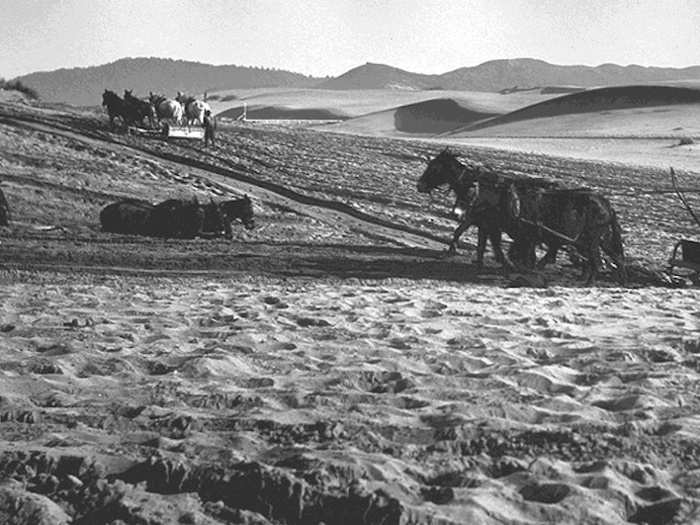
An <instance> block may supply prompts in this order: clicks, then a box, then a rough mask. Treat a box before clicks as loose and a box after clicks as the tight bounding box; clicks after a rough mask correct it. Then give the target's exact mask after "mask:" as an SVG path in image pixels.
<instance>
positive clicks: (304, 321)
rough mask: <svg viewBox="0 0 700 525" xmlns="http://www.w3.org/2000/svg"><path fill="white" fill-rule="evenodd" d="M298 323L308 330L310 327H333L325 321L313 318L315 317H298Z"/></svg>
mask: <svg viewBox="0 0 700 525" xmlns="http://www.w3.org/2000/svg"><path fill="white" fill-rule="evenodd" d="M296 322H297V324H298V325H299V326H301V327H302V328H306V327H309V326H330V325H331V323H329V322H328V321H326V320H325V319H321V318H313V317H297V319H296Z"/></svg>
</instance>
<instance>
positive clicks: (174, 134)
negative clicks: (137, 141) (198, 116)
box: [127, 122, 204, 140]
mask: <svg viewBox="0 0 700 525" xmlns="http://www.w3.org/2000/svg"><path fill="white" fill-rule="evenodd" d="M127 132H128V133H129V135H139V136H141V137H163V138H179V139H199V140H202V139H203V138H204V128H202V127H196V126H195V127H189V128H188V127H187V126H171V125H170V124H168V123H167V122H166V123H165V124H163V127H162V128H161V129H143V128H139V127H137V126H129V129H128V130H127Z"/></svg>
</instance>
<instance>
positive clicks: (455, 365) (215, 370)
mask: <svg viewBox="0 0 700 525" xmlns="http://www.w3.org/2000/svg"><path fill="white" fill-rule="evenodd" d="M1 279H2V283H3V286H2V287H1V288H0V293H1V294H2V297H1V301H0V304H2V307H1V308H0V317H1V318H2V321H3V323H4V327H3V329H2V331H3V332H5V333H3V334H2V335H0V342H1V344H2V346H3V348H4V359H3V365H2V378H1V380H0V385H2V387H1V388H2V395H3V397H2V399H3V414H12V416H6V417H5V419H4V420H5V423H4V424H3V427H4V432H3V439H4V443H3V449H4V450H5V453H4V463H3V466H4V467H5V468H6V469H7V468H8V464H7V463H8V459H7V458H8V456H11V455H13V454H14V453H15V452H16V451H18V450H28V449H31V450H37V451H40V453H41V454H46V455H48V456H52V457H61V456H63V455H67V454H71V453H74V451H75V450H80V455H81V457H82V458H84V459H83V463H84V464H85V466H84V467H81V468H85V469H87V465H89V464H93V462H94V463H95V464H98V465H109V464H110V463H112V462H116V463H119V466H118V468H117V467H113V468H115V469H116V470H120V471H121V472H119V473H117V474H116V478H117V479H123V480H128V481H129V482H131V483H135V482H140V481H145V482H146V483H147V488H148V490H149V491H150V492H153V493H156V494H163V493H165V494H167V493H170V492H185V491H186V492H197V493H198V496H199V497H200V498H201V499H202V500H204V501H207V500H217V499H223V502H224V503H225V504H227V505H230V506H232V507H244V508H248V509H249V510H253V511H257V512H260V513H262V514H265V512H264V511H263V509H264V508H265V504H269V505H270V506H271V507H272V508H273V516H276V517H277V518H278V519H279V520H280V521H281V522H285V523H287V522H288V523H296V522H297V521H295V520H296V517H295V516H294V515H293V514H290V513H289V510H286V509H284V508H283V507H284V506H285V505H286V503H285V502H283V501H280V500H278V499H276V497H275V495H274V493H272V494H266V493H265V492H264V491H261V493H259V494H258V498H259V499H260V501H258V502H257V503H254V504H251V505H246V504H245V502H242V501H241V500H240V499H239V498H240V496H239V495H236V494H235V493H226V494H224V493H222V494H220V495H219V494H218V489H217V488H216V482H213V481H210V482H208V483H204V482H201V481H200V482H199V483H201V484H198V482H197V480H195V479H194V477H196V475H199V476H201V475H202V468H203V467H205V466H208V467H209V468H211V469H217V468H218V467H220V466H223V465H226V467H225V470H226V471H227V472H229V476H232V475H233V474H232V473H237V472H238V473H239V474H240V471H241V469H243V466H242V465H244V464H250V463H251V462H253V463H254V464H256V465H260V468H263V469H265V470H269V472H270V473H274V472H276V471H281V472H283V473H284V474H285V476H288V477H289V478H290V483H293V484H296V483H298V484H300V486H301V487H302V488H301V489H300V490H301V492H302V494H301V495H300V496H299V497H300V499H302V500H303V501H304V502H305V504H306V505H308V507H307V506H305V505H302V504H301V503H300V507H301V508H299V509H295V512H296V511H297V510H298V511H299V512H300V513H301V515H302V516H307V518H302V519H301V521H299V522H301V523H314V522H315V521H314V518H316V517H320V516H322V515H324V513H328V512H330V511H331V509H324V508H321V507H322V506H321V507H319V505H318V504H315V503H314V502H313V494H314V492H315V491H324V490H326V491H330V492H332V493H336V492H337V493H338V494H343V493H344V492H345V491H347V490H349V489H350V488H351V487H350V485H351V484H352V490H354V491H358V492H360V493H363V494H371V493H374V494H379V493H382V494H384V496H383V497H384V499H385V500H386V502H385V505H383V506H378V507H377V508H376V509H375V512H377V513H384V514H383V515H384V516H385V517H386V520H387V521H386V522H387V523H399V521H398V514H396V515H394V514H392V510H391V509H392V508H393V507H392V502H397V503H400V504H401V507H402V509H403V510H402V512H401V515H402V516H403V518H402V519H404V520H406V519H409V518H408V516H412V517H413V519H415V520H417V521H416V522H420V523H428V522H431V523H434V522H435V521H434V520H443V521H442V523H541V522H543V521H544V522H549V523H594V522H595V523H621V522H625V521H628V520H630V521H633V522H643V521H646V522H650V523H666V522H667V521H665V520H661V521H655V519H654V518H653V517H654V516H655V515H659V513H660V514H661V515H663V516H666V517H670V516H672V515H674V514H675V515H677V516H683V519H685V520H691V517H690V514H688V513H689V512H696V511H691V506H689V505H686V502H687V500H686V499H684V498H687V497H688V496H691V495H697V494H696V492H695V491H696V490H697V489H699V488H700V487H699V486H698V485H697V476H698V475H699V474H698V473H700V460H699V459H698V458H699V457H700V456H699V455H698V453H699V452H700V443H699V442H698V439H697V436H698V428H699V427H698V425H700V422H699V421H698V418H697V414H698V404H699V402H700V399H699V398H698V393H699V391H698V386H697V385H698V372H699V371H700V369H699V368H698V353H699V352H700V347H699V346H698V344H699V342H700V322H699V320H700V310H699V309H698V307H697V305H698V304H700V295H698V292H697V291H696V290H685V291H673V290H667V291H659V290H654V289H639V290H634V291H630V290H620V289H576V288H574V289H560V288H550V289H546V290H529V291H527V290H521V289H502V288H501V289H499V288H494V287H492V286H486V285H473V286H470V287H467V288H465V287H463V286H455V285H451V284H446V283H436V282H429V281H405V280H396V279H389V280H379V281H364V280H343V281H336V280H330V281H329V280H321V281H318V280H307V281H299V280H291V281H290V280H286V279H284V280H280V279H269V278H263V279H261V278H247V279H245V280H243V279H238V278H235V279H201V278H187V277H180V278H176V279H165V278H157V279H154V278H142V277H113V276H103V277H89V276H75V275H70V276H66V275H64V274H33V273H32V274H30V273H24V272H20V273H16V272H15V273H7V272H4V273H3V274H2V275H1ZM22 414H24V416H21V415H22ZM26 414H33V415H32V416H31V417H32V419H33V421H32V422H31V424H27V423H26V422H20V421H18V419H19V418H21V417H24V418H25V419H26V418H27V417H29V416H27V415H26ZM163 462H171V463H176V464H177V465H182V467H181V469H182V475H181V476H180V477H175V479H173V475H172V474H171V475H170V476H168V475H167V470H166V471H162V467H159V466H156V465H160V463H163ZM144 464H145V465H146V466H144ZM13 467H14V468H17V466H16V465H13ZM104 468H107V467H104ZM64 475H65V474H64ZM58 477H59V481H60V474H59V476H58ZM190 478H192V479H190ZM81 479H82V478H81ZM176 483H177V484H179V485H175V484H176ZM219 483H221V481H219ZM195 487H196V488H195ZM39 492H41V490H39ZM53 495H54V496H58V498H60V497H61V494H60V493H59V494H58V495H56V494H53ZM63 497H67V496H66V495H63ZM307 498H308V500H307ZM195 499H196V498H195ZM158 505H163V502H162V501H161V502H159V503H158ZM338 505H339V506H338V508H337V509H336V511H340V510H341V509H342V510H343V511H347V512H351V511H350V510H348V509H349V507H350V504H349V503H345V504H343V503H339V504H338ZM344 505H346V506H344ZM195 507H196V505H195ZM277 507H280V508H277ZM346 507H347V508H346ZM197 511H198V510H197V508H195V509H194V510H193V509H179V510H178V512H182V513H183V514H184V513H186V512H197ZM143 513H144V514H145V513H147V511H143ZM305 513H307V514H305ZM378 515H379V514H378ZM270 517H272V516H268V518H270ZM698 518H700V515H697V514H695V515H694V519H698ZM325 519H326V520H329V518H328V517H326V518H325ZM430 520H433V521H430ZM328 522H329V523H333V522H336V521H334V520H333V519H332V518H330V521H328ZM343 522H344V523H345V522H347V523H352V522H353V521H343ZM369 522H372V523H379V522H380V521H378V520H375V521H373V520H369ZM401 522H402V523H403V522H404V521H401ZM685 522H686V523H689V522H690V521H685ZM358 523H360V522H358Z"/></svg>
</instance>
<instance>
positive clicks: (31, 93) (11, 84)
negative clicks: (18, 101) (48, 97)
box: [0, 78, 39, 100]
mask: <svg viewBox="0 0 700 525" xmlns="http://www.w3.org/2000/svg"><path fill="white" fill-rule="evenodd" d="M0 89H6V90H13V91H19V92H21V93H24V94H25V95H27V97H29V98H31V99H33V100H39V94H38V93H37V92H36V90H35V89H34V88H31V87H29V86H27V85H25V84H22V82H20V81H19V80H5V79H2V78H0Z"/></svg>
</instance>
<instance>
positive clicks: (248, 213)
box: [219, 195, 255, 230]
mask: <svg viewBox="0 0 700 525" xmlns="http://www.w3.org/2000/svg"><path fill="white" fill-rule="evenodd" d="M219 207H220V208H221V212H222V213H223V214H224V215H225V216H226V217H228V220H229V222H230V221H233V220H234V219H239V220H240V221H241V222H242V223H243V226H245V228H246V229H247V230H252V229H253V228H255V218H254V214H253V203H252V202H251V200H250V197H248V195H244V196H243V197H242V198H240V199H234V200H230V201H223V202H222V203H220V204H219Z"/></svg>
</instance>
